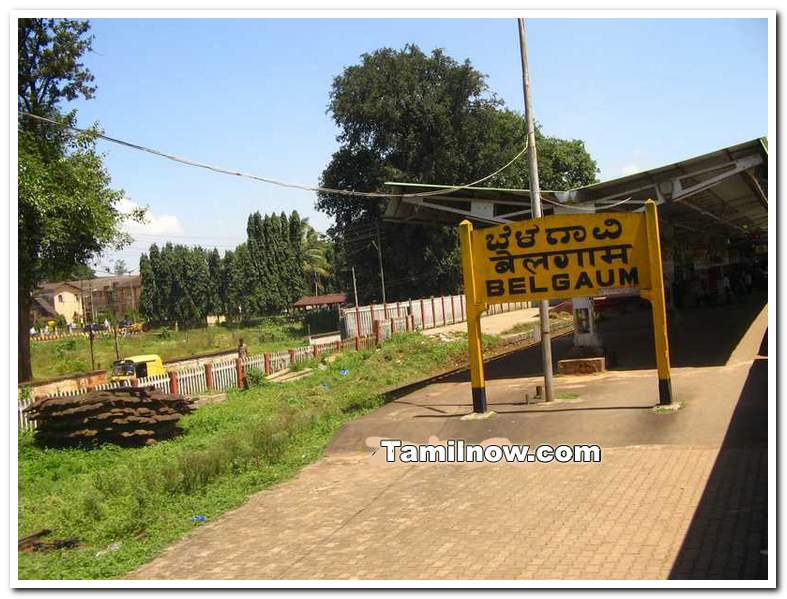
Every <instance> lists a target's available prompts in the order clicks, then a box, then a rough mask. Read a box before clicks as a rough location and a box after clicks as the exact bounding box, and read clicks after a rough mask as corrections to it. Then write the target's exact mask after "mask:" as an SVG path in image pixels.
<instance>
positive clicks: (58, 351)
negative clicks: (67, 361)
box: [54, 337, 77, 359]
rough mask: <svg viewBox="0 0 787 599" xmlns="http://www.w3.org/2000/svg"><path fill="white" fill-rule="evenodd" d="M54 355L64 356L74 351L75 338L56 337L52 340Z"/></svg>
mask: <svg viewBox="0 0 787 599" xmlns="http://www.w3.org/2000/svg"><path fill="white" fill-rule="evenodd" d="M54 345H55V347H54V350H55V355H56V356H57V357H58V358H61V359H62V358H65V357H66V354H67V353H68V352H71V351H74V350H75V349H76V348H77V340H76V339H74V338H73V337H71V338H67V339H58V340H57V341H55V342H54Z"/></svg>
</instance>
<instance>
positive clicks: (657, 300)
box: [642, 200, 672, 405]
mask: <svg viewBox="0 0 787 599" xmlns="http://www.w3.org/2000/svg"><path fill="white" fill-rule="evenodd" d="M645 226H646V228H647V232H648V258H649V259H648V262H649V264H650V284H651V289H650V290H649V291H648V292H645V293H643V294H642V295H643V297H645V298H646V299H647V300H649V301H650V308H651V313H652V315H653V335H654V337H655V344H656V367H657V369H658V373H659V403H660V404H661V405H669V404H671V403H672V382H671V379H670V365H669V338H668V336H667V306H666V302H665V300H664V273H663V269H662V265H661V240H660V238H659V217H658V213H657V211H656V203H655V202H654V201H653V200H648V201H647V202H645Z"/></svg>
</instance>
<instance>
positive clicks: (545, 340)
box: [518, 19, 555, 401]
mask: <svg viewBox="0 0 787 599" xmlns="http://www.w3.org/2000/svg"><path fill="white" fill-rule="evenodd" d="M518 22H519V50H520V52H521V57H522V88H523V91H524V95H525V123H526V124H527V166H528V173H529V175H530V202H531V206H532V212H533V214H532V217H533V218H541V216H542V215H543V212H542V210H541V188H540V186H539V182H538V156H537V153H536V130H535V125H534V121H533V90H532V86H531V84H530V71H529V70H528V66H527V40H526V36H525V20H524V19H518ZM538 314H539V320H540V325H541V357H542V362H543V364H544V401H553V400H554V398H555V391H554V386H553V378H552V338H551V335H550V329H549V302H548V301H547V300H541V301H539V304H538Z"/></svg>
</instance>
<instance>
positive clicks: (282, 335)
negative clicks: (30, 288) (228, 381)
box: [30, 320, 306, 380]
mask: <svg viewBox="0 0 787 599" xmlns="http://www.w3.org/2000/svg"><path fill="white" fill-rule="evenodd" d="M305 334H306V333H305V331H304V330H303V327H302V326H301V325H300V324H297V323H295V324H292V323H287V322H285V321H283V320H282V321H278V320H272V321H269V322H266V323H263V324H262V325H259V326H254V327H238V328H226V327H224V326H217V327H207V328H204V329H191V330H181V331H177V332H175V331H172V330H169V329H157V330H151V331H147V332H144V333H139V334H137V335H129V336H127V337H120V336H119V337H118V348H119V350H120V356H121V357H127V356H135V355H139V354H158V355H159V356H161V358H162V359H163V360H170V359H173V358H180V357H189V356H194V355H198V354H204V353H208V352H212V351H219V350H227V351H232V350H233V349H236V348H237V347H238V340H239V339H241V338H242V339H243V340H244V341H245V343H246V345H248V347H249V352H250V353H261V352H264V351H277V350H280V349H288V348H291V347H298V346H299V345H304V344H305V343H306V341H305V339H304V336H305ZM93 351H94V352H95V360H96V369H102V368H109V367H110V366H111V365H112V362H114V361H115V359H116V357H115V340H114V338H113V337H112V336H103V335H100V336H97V337H96V340H95V342H94V344H93ZM30 354H31V360H32V364H33V375H34V380H43V379H48V378H53V377H57V376H62V375H67V374H79V373H83V372H87V371H89V370H90V341H89V340H88V339H87V337H69V338H64V339H58V340H56V341H32V342H31V344H30Z"/></svg>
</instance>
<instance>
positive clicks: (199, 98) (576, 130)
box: [76, 19, 768, 266]
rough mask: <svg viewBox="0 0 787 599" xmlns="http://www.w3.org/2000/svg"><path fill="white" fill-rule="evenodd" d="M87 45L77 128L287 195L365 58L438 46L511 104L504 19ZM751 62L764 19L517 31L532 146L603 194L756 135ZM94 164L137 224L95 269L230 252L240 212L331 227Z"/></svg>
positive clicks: (116, 28) (161, 167)
mask: <svg viewBox="0 0 787 599" xmlns="http://www.w3.org/2000/svg"><path fill="white" fill-rule="evenodd" d="M93 32H94V34H95V36H96V39H95V43H94V49H95V53H94V54H92V55H91V56H89V57H88V58H87V60H86V63H87V65H88V66H89V68H90V69H91V70H92V72H93V73H94V75H95V78H96V84H97V85H98V92H97V94H96V97H95V99H93V100H91V101H88V102H78V103H76V106H77V107H78V108H79V122H80V124H82V125H87V124H90V123H92V122H94V121H98V122H99V124H100V125H101V126H102V127H103V128H104V130H105V131H106V132H107V134H108V135H112V136H115V137H120V138H122V139H126V140H129V141H134V142H136V143H140V144H143V145H147V146H151V147H154V148H157V149H161V150H163V151H166V152H170V153H173V154H177V155H181V156H184V157H187V158H191V159H194V160H198V161H202V162H208V163H211V164H215V165H217V166H225V167H230V168H233V169H236V170H242V171H246V172H252V173H255V174H259V175H263V176H268V177H274V178H278V179H284V180H289V181H294V182H298V183H305V184H311V185H314V184H316V183H317V180H318V177H319V175H320V173H321V171H322V169H323V168H324V166H325V165H326V163H327V162H328V161H329V160H330V157H331V154H332V153H333V152H334V151H335V149H336V148H337V143H336V140H335V136H336V134H337V129H336V128H335V126H334V124H333V122H332V120H331V117H330V115H329V114H327V113H326V108H327V104H328V93H329V90H330V85H331V81H332V79H333V78H334V77H335V76H336V75H337V74H339V73H340V72H341V71H342V69H343V68H344V67H345V66H348V65H351V64H355V63H357V62H358V60H359V57H360V55H361V54H362V53H364V52H370V51H373V50H374V49H376V48H379V47H383V46H389V47H394V48H401V47H402V46H404V44H406V43H408V42H412V43H416V44H418V45H419V46H420V47H421V48H422V49H424V50H426V51H429V50H431V49H433V48H436V47H440V48H443V49H445V50H446V52H447V53H448V54H449V55H451V56H453V57H454V58H456V59H458V60H464V59H465V58H468V59H470V61H471V62H472V63H473V65H474V66H475V67H476V68H477V69H479V70H480V71H481V72H483V73H485V74H487V75H488V84H489V87H490V89H491V90H493V91H494V92H496V93H497V94H498V95H499V96H500V97H501V98H502V99H503V100H505V102H506V104H507V105H508V106H510V107H512V108H515V109H519V110H521V109H522V104H523V101H522V88H521V72H520V66H519V48H518V42H517V29H516V21H515V20H513V19H505V20H503V19H494V20H493V19H472V20H470V19H397V20H384V19H376V20H374V19H325V20H317V19H311V20H308V19H304V20H290V19H287V20H283V19H253V20H251V19H249V20H241V19H238V20H234V19H232V20H230V19H224V20H216V19H194V20H187V19H183V20H168V19H160V20H156V19H111V20H110V19H94V20H93ZM767 49H768V41H767V21H766V20H764V19H763V20H754V19H740V20H728V19H703V20H697V19H685V20H668V19H660V20H644V19H643V20H631V19H584V20H580V19H565V20H556V19H530V20H528V51H529V58H530V67H531V78H532V82H533V93H534V103H535V116H536V118H537V120H538V121H539V122H540V123H541V125H542V127H543V129H544V131H545V132H546V133H547V134H550V135H556V136H561V137H571V138H580V139H583V140H584V141H585V143H586V145H587V148H588V150H589V151H590V152H591V154H592V155H593V157H594V158H595V159H596V160H597V162H598V165H599V167H600V169H601V172H600V174H599V176H600V178H601V179H611V178H615V177H619V176H622V175H624V174H627V173H631V172H636V171H639V170H643V169H647V168H651V167H655V166H658V165H661V164H665V163H670V162H674V161H676V160H679V159H681V158H685V157H688V156H692V155H696V154H700V153H704V152H707V151H710V150H714V149H717V148H720V147H723V146H726V145H731V144H734V143H738V142H741V141H744V140H747V139H752V138H755V137H759V136H762V135H765V134H766V133H767V127H768V122H767V120H768V119H767V83H768V75H767V54H768V52H767ZM100 148H101V149H102V150H103V151H105V152H106V165H107V168H108V170H109V172H110V174H111V176H112V181H113V185H114V186H115V187H117V188H122V189H123V190H124V191H125V192H126V194H127V197H128V198H129V200H130V201H132V202H134V203H136V204H139V205H146V206H148V207H149V210H150V224H149V225H148V226H147V227H138V226H137V227H133V228H132V229H131V232H132V234H133V235H134V236H135V238H136V241H135V242H134V244H132V246H130V247H129V248H126V249H124V250H123V251H122V252H121V253H120V254H111V255H108V256H106V257H105V258H103V259H102V260H101V261H100V264H101V265H106V264H111V263H112V261H113V260H114V259H116V258H123V259H124V260H125V261H126V262H127V263H128V264H129V266H132V265H133V266H136V265H137V262H138V257H139V254H140V252H142V251H144V250H145V249H146V248H147V247H148V246H149V244H150V243H151V242H152V241H159V242H160V241H163V240H166V239H171V240H172V241H178V242H182V243H188V244H196V243H199V244H202V245H205V246H210V247H219V248H220V249H224V248H231V247H234V246H235V245H236V244H237V243H239V242H240V241H242V240H243V239H244V237H245V223H246V218H247V216H248V214H249V213H250V212H253V211H255V210H260V211H262V212H266V211H281V210H286V211H290V210H292V209H297V210H298V211H299V212H300V213H301V214H302V215H305V216H308V217H309V218H310V220H311V222H312V223H313V224H314V225H315V226H316V227H317V228H318V229H321V230H325V229H326V228H327V227H328V226H329V225H330V221H329V219H328V218H327V216H326V215H324V214H322V213H319V212H317V211H315V210H314V208H313V204H314V195H313V194H311V193H308V192H303V191H296V190H288V189H282V188H277V187H272V186H269V185H265V184H261V183H256V182H252V181H248V180H243V179H239V178H233V177H229V176H225V175H219V174H214V173H210V172H207V171H201V170H199V169H195V168H191V167H187V166H182V165H178V164H175V163H172V162H169V161H166V160H162V159H160V158H156V157H153V156H150V155H146V154H143V153H140V152H136V151H133V150H129V149H124V148H121V147H117V146H112V145H109V144H105V143H101V144H100ZM446 183H461V182H459V181H451V182H446ZM361 201H362V200H361Z"/></svg>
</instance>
